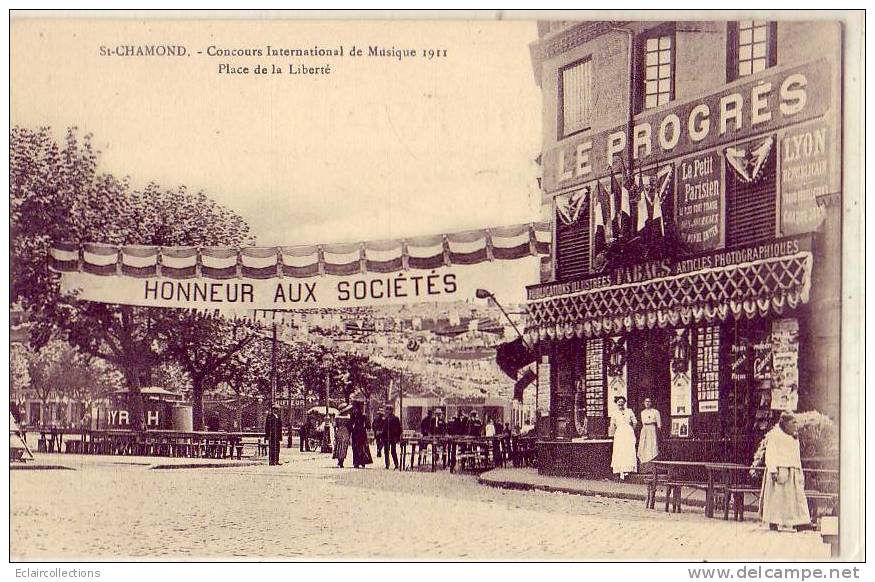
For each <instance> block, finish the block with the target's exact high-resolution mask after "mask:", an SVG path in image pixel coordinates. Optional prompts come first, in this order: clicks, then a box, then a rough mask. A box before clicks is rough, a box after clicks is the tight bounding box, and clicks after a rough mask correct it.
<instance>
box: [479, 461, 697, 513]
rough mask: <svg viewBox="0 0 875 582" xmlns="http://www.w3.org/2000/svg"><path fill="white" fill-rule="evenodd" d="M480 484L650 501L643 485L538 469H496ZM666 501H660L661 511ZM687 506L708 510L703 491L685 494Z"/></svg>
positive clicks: (484, 476)
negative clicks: (562, 475) (539, 472)
mask: <svg viewBox="0 0 875 582" xmlns="http://www.w3.org/2000/svg"><path fill="white" fill-rule="evenodd" d="M479 482H480V483H481V484H483V485H489V486H491V487H501V488H504V489H521V490H530V491H548V492H559V493H571V494H575V495H598V496H601V497H611V498H614V499H632V500H640V501H641V502H642V503H643V502H644V500H645V499H646V498H647V486H646V485H644V484H643V483H630V482H626V483H621V482H619V481H614V480H607V479H577V478H573V477H551V476H549V475H539V474H538V470H537V469H532V468H524V469H493V470H491V471H486V472H485V473H482V474H481V475H480V478H479ZM660 501H663V502H664V498H663V497H658V498H657V507H659V504H660ZM684 504H685V505H693V506H697V507H704V506H705V494H704V492H702V491H685V492H684Z"/></svg>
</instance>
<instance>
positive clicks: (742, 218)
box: [723, 136, 777, 247]
mask: <svg viewBox="0 0 875 582" xmlns="http://www.w3.org/2000/svg"><path fill="white" fill-rule="evenodd" d="M723 153H724V158H725V159H724V164H725V165H726V245H727V246H728V247H734V246H744V245H748V244H752V243H756V242H758V241H762V240H767V239H770V238H774V237H775V236H776V233H777V227H776V222H775V221H776V214H777V197H776V193H775V190H776V163H775V160H776V158H777V152H776V151H775V144H774V137H772V136H770V137H766V138H760V139H758V140H755V141H752V142H748V143H745V144H740V145H735V146H731V147H727V148H725V149H724V150H723Z"/></svg>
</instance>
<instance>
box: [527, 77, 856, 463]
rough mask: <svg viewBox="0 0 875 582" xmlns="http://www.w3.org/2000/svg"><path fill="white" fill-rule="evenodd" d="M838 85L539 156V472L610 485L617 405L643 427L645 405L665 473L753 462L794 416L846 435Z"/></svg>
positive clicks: (726, 91)
mask: <svg viewBox="0 0 875 582" xmlns="http://www.w3.org/2000/svg"><path fill="white" fill-rule="evenodd" d="M836 86H837V85H836V84H835V75H834V71H833V70H831V68H830V67H829V65H828V64H826V63H825V62H824V61H822V60H817V61H812V62H808V63H803V64H797V65H794V66H792V67H784V68H776V69H775V70H773V71H766V72H764V73H763V74H761V75H759V76H758V77H756V78H751V79H745V80H743V81H739V82H736V83H734V84H730V85H727V86H726V87H724V88H722V89H720V90H718V91H716V92H714V93H712V94H710V95H705V96H703V97H700V98H697V99H693V100H689V101H686V102H681V103H677V104H676V105H674V106H670V107H661V108H657V109H656V110H655V111H653V112H647V113H644V114H641V115H638V116H636V117H635V119H634V123H633V125H632V127H631V128H630V127H628V126H623V127H618V128H616V129H613V130H608V131H604V132H582V133H581V134H580V135H579V136H577V135H575V136H572V137H571V138H569V139H568V140H564V141H563V140H560V142H558V143H557V144H556V145H555V147H551V148H548V149H546V150H545V152H544V160H545V164H544V184H545V191H546V192H548V193H550V194H551V195H552V197H553V201H554V202H553V204H554V207H555V229H554V240H555V244H554V248H555V253H554V257H553V270H552V271H553V272H552V275H551V276H552V280H551V281H549V282H543V283H542V284H540V285H534V286H530V287H528V288H527V289H528V305H527V312H528V314H527V315H528V320H527V328H526V336H527V341H528V343H529V344H530V345H531V346H533V347H535V348H536V350H537V352H538V354H539V355H540V356H541V357H542V358H543V359H545V360H546V361H547V362H548V363H549V366H545V368H547V367H548V368H549V384H550V386H549V394H550V403H549V414H550V430H549V434H550V436H549V438H543V439H542V441H541V442H540V444H539V470H540V471H541V472H543V473H547V474H558V475H570V476H587V477H591V476H595V477H598V476H609V475H611V467H610V459H611V449H612V444H613V441H612V439H611V436H610V435H609V424H610V417H611V413H612V412H613V410H614V409H615V406H616V405H615V400H614V399H615V398H616V397H617V396H623V397H625V398H626V399H627V402H628V406H629V407H630V408H631V409H632V410H633V411H634V413H635V414H636V416H640V412H641V409H642V407H643V406H644V400H645V399H650V400H652V402H653V405H654V407H655V408H656V409H657V410H658V411H659V413H660V417H661V420H662V429H661V431H660V437H661V438H660V455H659V458H661V459H674V460H707V461H731V462H739V463H749V462H750V461H751V459H752V456H753V452H754V450H755V449H756V447H757V445H758V444H759V441H760V440H761V437H762V435H763V434H764V433H765V432H766V431H767V430H768V429H769V428H771V426H772V425H773V423H774V421H775V418H776V417H777V416H778V415H779V414H780V411H782V410H791V411H807V410H818V411H820V412H823V413H825V414H827V415H828V416H830V417H832V418H833V419H834V420H836V421H837V420H838V395H839V381H840V379H839V372H838V368H839V351H838V345H839V333H840V330H839V321H840V278H841V271H840V265H841V248H840V245H841V215H840V208H839V207H840V200H841V175H840V170H839V169H840V167H841V164H840V159H841V155H840V143H841V142H840V124H839V123H838V112H839V109H838V103H840V98H839V97H838V96H837V94H836V90H835V88H836ZM782 87H783V88H784V89H781V88H782ZM791 94H795V95H797V96H798V97H799V99H795V98H791ZM751 96H752V97H751ZM782 100H783V101H782ZM790 101H792V103H791V102H790ZM730 103H735V104H737V105H738V106H737V107H736V108H735V109H731V108H727V107H728V106H727V104H730ZM770 108H771V113H770V112H769V111H767V109H770ZM714 112H720V115H719V116H717V117H715V116H714ZM729 113H732V115H733V116H734V117H733V120H732V121H731V122H728V117H727V115H728V114H729ZM680 122H684V123H687V127H686V128H682V127H681V125H682V123H680ZM654 136H655V137H654ZM653 140H656V141H655V142H654V141H653ZM660 140H661V141H660ZM657 143H658V144H659V145H658V147H657ZM630 145H631V147H629V146H630ZM630 157H631V159H630ZM601 168H606V169H607V172H609V173H607V174H605V173H604V172H605V170H602V169H601Z"/></svg>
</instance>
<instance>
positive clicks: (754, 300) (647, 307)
mask: <svg viewBox="0 0 875 582" xmlns="http://www.w3.org/2000/svg"><path fill="white" fill-rule="evenodd" d="M788 249H789V252H781V251H782V250H783V251H787V250H788ZM712 256H714V257H718V256H719V257H722V258H724V259H726V258H727V257H760V258H754V259H753V260H746V261H739V262H726V261H724V260H715V261H708V262H710V263H712V265H713V266H710V267H706V268H701V269H696V270H692V271H689V272H682V269H678V268H677V266H678V265H681V264H682V263H676V264H673V265H670V266H668V267H666V270H668V271H669V272H670V273H671V274H668V275H665V276H659V277H652V278H644V279H643V280H639V281H635V282H629V283H622V284H616V283H615V284H607V285H605V284H604V282H605V279H608V280H610V275H608V276H607V277H605V278H603V279H602V284H601V286H593V285H585V284H580V283H581V282H582V281H580V282H571V283H564V284H551V285H537V286H533V287H529V288H528V289H529V301H528V303H527V317H528V320H527V326H526V337H527V339H528V340H529V341H530V342H531V343H535V342H538V341H542V340H545V339H567V338H572V337H579V338H582V337H597V336H604V335H613V334H618V333H626V332H629V331H632V330H635V329H652V328H654V327H661V328H662V327H675V326H686V325H690V324H691V323H702V322H709V323H713V322H716V321H722V320H726V319H727V318H729V317H735V318H742V317H746V318H753V317H756V316H759V317H763V316H766V315H768V314H769V313H775V314H781V313H783V312H784V311H785V310H786V309H794V308H796V307H797V306H798V305H799V304H802V303H807V302H808V298H809V290H810V286H811V272H812V263H813V256H812V252H811V249H810V237H807V238H805V239H802V238H796V239H782V240H779V241H776V242H775V243H772V244H769V245H761V246H760V247H751V248H748V249H738V250H729V251H724V252H722V253H721V254H719V255H718V254H715V255H712Z"/></svg>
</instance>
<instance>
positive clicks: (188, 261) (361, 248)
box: [49, 223, 552, 279]
mask: <svg viewBox="0 0 875 582" xmlns="http://www.w3.org/2000/svg"><path fill="white" fill-rule="evenodd" d="M551 236H552V233H551V228H550V224H549V223H529V224H518V225H514V226H504V227H497V228H486V229H480V230H471V231H465V232H456V233H451V234H440V235H433V236H422V237H415V238H408V239H396V240H384V241H367V242H362V243H351V244H321V245H308V246H294V247H243V248H231V247H158V246H137V245H111V244H101V243H81V244H80V243H73V242H56V243H54V244H53V246H52V249H51V252H50V257H49V259H50V261H49V263H50V268H51V269H52V270H53V271H56V272H60V273H64V272H74V271H84V272H87V273H91V274H96V275H121V276H128V277H140V278H146V277H167V278H171V279H190V278H195V277H197V278H206V279H232V278H240V277H244V278H251V279H270V278H274V277H294V278H304V277H314V276H318V275H339V276H343V275H352V274H357V273H369V272H370V273H392V272H395V271H402V270H407V269H425V270H428V269H436V268H438V267H442V266H450V265H473V264H477V263H482V262H485V261H492V260H514V259H520V258H522V257H525V256H536V255H549V254H550V242H551Z"/></svg>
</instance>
